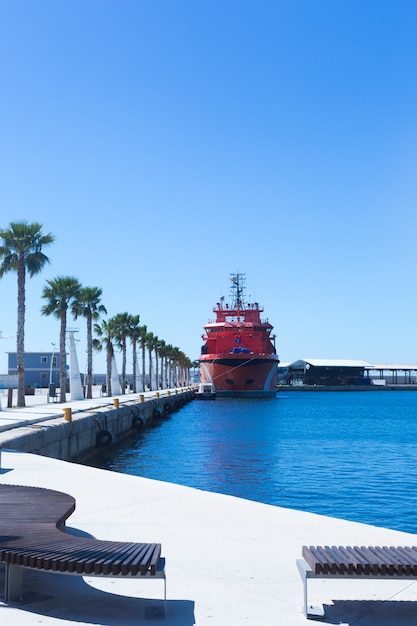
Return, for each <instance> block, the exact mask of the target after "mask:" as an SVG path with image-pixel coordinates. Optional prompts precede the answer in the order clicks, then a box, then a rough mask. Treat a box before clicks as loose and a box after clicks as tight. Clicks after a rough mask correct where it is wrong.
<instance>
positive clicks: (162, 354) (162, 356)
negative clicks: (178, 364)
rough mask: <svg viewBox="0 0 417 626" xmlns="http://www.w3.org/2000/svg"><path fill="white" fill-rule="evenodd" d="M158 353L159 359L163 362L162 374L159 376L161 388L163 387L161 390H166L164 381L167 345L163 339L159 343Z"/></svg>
mask: <svg viewBox="0 0 417 626" xmlns="http://www.w3.org/2000/svg"><path fill="white" fill-rule="evenodd" d="M158 353H159V358H160V360H161V373H160V376H159V380H160V385H159V386H160V387H161V389H166V384H165V380H164V364H165V356H166V343H165V341H164V340H163V339H161V340H160V342H159V346H158ZM165 378H166V377H165Z"/></svg>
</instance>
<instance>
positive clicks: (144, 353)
mask: <svg viewBox="0 0 417 626" xmlns="http://www.w3.org/2000/svg"><path fill="white" fill-rule="evenodd" d="M145 357H146V350H145V340H144V339H142V389H143V391H145V380H146V374H145Z"/></svg>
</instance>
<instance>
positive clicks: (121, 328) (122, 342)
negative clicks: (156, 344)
mask: <svg viewBox="0 0 417 626" xmlns="http://www.w3.org/2000/svg"><path fill="white" fill-rule="evenodd" d="M130 317H131V316H130V315H129V313H118V314H117V315H115V316H114V317H113V318H112V320H113V321H114V333H115V334H114V338H115V340H116V343H117V345H118V347H119V348H120V349H121V351H122V394H124V393H125V392H126V390H125V387H126V353H127V337H128V336H129V331H130Z"/></svg>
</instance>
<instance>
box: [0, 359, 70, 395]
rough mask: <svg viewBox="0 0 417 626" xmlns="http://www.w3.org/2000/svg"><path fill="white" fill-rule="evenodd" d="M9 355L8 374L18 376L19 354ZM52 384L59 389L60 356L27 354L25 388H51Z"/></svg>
mask: <svg viewBox="0 0 417 626" xmlns="http://www.w3.org/2000/svg"><path fill="white" fill-rule="evenodd" d="M7 354H8V374H17V353H16V352H8V353H7ZM51 365H52V367H51ZM50 383H51V384H53V385H55V386H56V387H59V354H57V353H54V354H52V353H51V352H25V387H49V384H50Z"/></svg>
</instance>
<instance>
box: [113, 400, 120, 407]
mask: <svg viewBox="0 0 417 626" xmlns="http://www.w3.org/2000/svg"><path fill="white" fill-rule="evenodd" d="M113 406H114V408H115V409H118V408H119V398H113Z"/></svg>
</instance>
